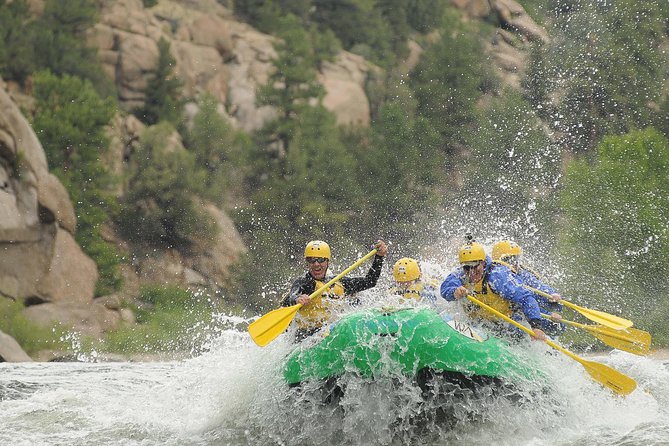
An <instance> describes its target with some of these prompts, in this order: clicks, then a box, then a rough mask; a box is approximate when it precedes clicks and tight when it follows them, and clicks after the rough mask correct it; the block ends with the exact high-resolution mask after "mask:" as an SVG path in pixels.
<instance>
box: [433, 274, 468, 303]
mask: <svg viewBox="0 0 669 446" xmlns="http://www.w3.org/2000/svg"><path fill="white" fill-rule="evenodd" d="M462 274H463V273H462V270H461V269H458V270H456V271H453V272H452V273H451V274H449V275H448V276H446V278H445V279H444V281H443V282H441V287H439V292H440V294H441V297H443V298H444V299H446V300H448V301H451V302H452V301H454V300H455V295H454V294H453V293H454V292H455V290H456V288H458V287H461V286H462V285H464V283H465V282H464V280H463V276H462Z"/></svg>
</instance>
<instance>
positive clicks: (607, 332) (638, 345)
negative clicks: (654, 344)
mask: <svg viewBox="0 0 669 446" xmlns="http://www.w3.org/2000/svg"><path fill="white" fill-rule="evenodd" d="M584 327H585V329H586V330H588V331H589V332H590V333H592V335H593V336H595V337H596V338H597V339H599V340H600V341H602V342H603V343H605V344H606V345H610V346H611V347H613V348H617V349H618V350H622V351H625V352H629V353H634V354H635V355H641V356H643V355H647V354H648V353H649V352H650V344H651V341H652V338H651V336H650V333H648V332H647V331H643V330H637V329H636V328H628V329H626V330H612V329H610V328H608V327H603V326H592V325H585V326H584Z"/></svg>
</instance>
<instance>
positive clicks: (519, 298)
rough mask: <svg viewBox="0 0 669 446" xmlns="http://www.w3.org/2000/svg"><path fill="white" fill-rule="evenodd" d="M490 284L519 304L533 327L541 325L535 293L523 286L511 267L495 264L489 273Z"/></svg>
mask: <svg viewBox="0 0 669 446" xmlns="http://www.w3.org/2000/svg"><path fill="white" fill-rule="evenodd" d="M488 284H489V285H490V287H491V288H492V290H493V291H494V292H495V293H497V294H499V295H500V296H502V297H503V298H504V299H506V300H508V301H510V302H512V303H513V304H515V305H517V306H518V307H519V308H520V309H521V310H522V312H523V314H524V315H525V317H526V318H527V320H528V322H529V323H530V325H531V326H532V328H538V327H540V326H541V311H540V310H539V304H538V303H537V301H536V299H535V295H534V293H532V292H531V291H530V290H528V289H526V288H523V286H522V284H521V283H520V281H519V280H517V279H516V278H515V277H514V274H513V273H512V272H511V270H510V269H509V268H507V267H506V266H503V265H494V266H493V267H492V268H491V269H490V273H489V274H488Z"/></svg>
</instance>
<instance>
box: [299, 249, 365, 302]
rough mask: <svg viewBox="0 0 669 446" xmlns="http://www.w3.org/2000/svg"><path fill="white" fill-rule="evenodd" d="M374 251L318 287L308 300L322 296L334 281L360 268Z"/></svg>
mask: <svg viewBox="0 0 669 446" xmlns="http://www.w3.org/2000/svg"><path fill="white" fill-rule="evenodd" d="M376 251H377V250H376V249H372V250H371V251H369V252H368V253H367V254H365V255H364V257H362V258H361V259H359V260H358V261H357V262H355V263H354V264H353V265H351V266H349V267H348V268H346V269H345V270H344V271H342V272H340V273H339V274H337V275H336V276H334V277H333V278H332V279H331V280H330V281H329V282H328V283H326V284H325V285H323V286H322V287H320V288H319V289H317V290H316V291H314V292H313V293H311V294H310V295H309V299H313V298H314V297H317V296H320V295H321V294H323V292H324V291H325V290H327V289H328V288H329V287H330V286H331V285H333V284H334V283H335V282H336V281H338V280H339V279H341V278H342V277H344V276H345V275H346V274H348V273H350V272H351V271H353V270H354V269H356V268H357V267H358V266H360V265H361V264H362V263H364V261H365V260H367V259H369V258H370V257H372V256H373V255H375V254H376ZM297 305H300V306H302V304H297Z"/></svg>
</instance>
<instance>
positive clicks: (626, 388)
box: [467, 295, 636, 395]
mask: <svg viewBox="0 0 669 446" xmlns="http://www.w3.org/2000/svg"><path fill="white" fill-rule="evenodd" d="M467 299H469V300H471V301H472V302H474V303H475V304H477V305H479V306H481V307H482V308H485V309H486V310H488V311H490V312H491V313H494V314H495V315H497V316H498V317H500V318H502V319H503V320H505V321H506V322H508V323H510V324H511V325H513V326H515V327H517V328H519V329H521V330H523V331H524V332H526V333H528V334H529V335H530V336H532V337H536V335H535V334H534V332H533V331H532V330H530V329H529V328H527V327H526V326H524V325H522V324H520V323H518V322H516V321H514V320H513V319H511V318H510V317H509V316H507V315H505V314H503V313H500V312H499V311H497V310H495V309H494V308H492V307H491V306H489V305H486V304H484V303H483V302H481V301H480V300H478V299H477V298H475V297H474V296H471V295H468V296H467ZM544 342H546V344H548V345H550V346H551V347H553V348H554V349H556V350H558V351H559V352H562V353H564V354H565V355H567V356H569V357H570V358H572V359H573V360H575V361H578V362H579V363H580V364H581V365H583V366H584V367H585V370H586V371H587V372H588V373H589V374H590V376H592V377H593V378H594V379H595V380H597V381H598V382H599V383H600V384H602V385H604V386H606V387H608V388H609V389H611V390H613V391H614V392H616V393H618V394H620V395H627V394H629V393H631V392H632V391H634V389H635V388H636V382H635V381H634V380H633V379H632V378H630V377H629V376H626V375H623V374H622V373H620V372H619V371H617V370H615V369H612V368H611V367H608V366H606V365H604V364H599V363H597V362H593V361H586V360H585V359H583V358H581V357H579V356H577V355H576V354H574V353H572V352H570V351H569V350H567V349H566V348H563V347H561V346H559V345H557V344H556V343H555V342H553V341H551V340H550V339H546V340H545V341H544Z"/></svg>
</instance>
